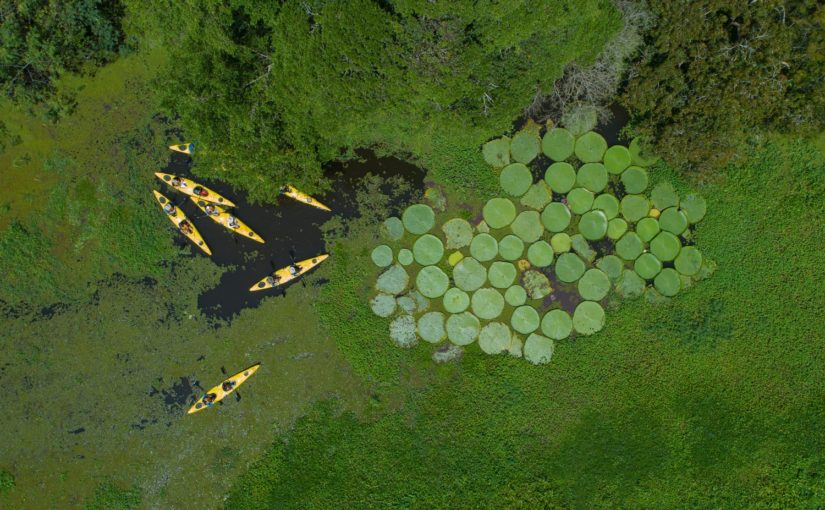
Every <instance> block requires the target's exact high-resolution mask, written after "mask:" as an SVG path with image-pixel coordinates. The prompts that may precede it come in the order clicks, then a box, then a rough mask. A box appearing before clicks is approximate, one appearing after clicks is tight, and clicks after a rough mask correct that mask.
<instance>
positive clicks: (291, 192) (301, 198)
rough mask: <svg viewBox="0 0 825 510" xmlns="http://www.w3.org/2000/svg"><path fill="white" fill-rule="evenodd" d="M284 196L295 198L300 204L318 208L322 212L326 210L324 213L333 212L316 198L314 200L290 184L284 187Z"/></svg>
mask: <svg viewBox="0 0 825 510" xmlns="http://www.w3.org/2000/svg"><path fill="white" fill-rule="evenodd" d="M284 195H286V196H288V197H289V198H294V199H295V200H297V201H298V202H303V203H305V204H307V205H311V206H312V207H317V208H318V209H321V210H324V211H331V210H332V209H330V208H329V207H327V206H325V205H324V204H322V203H321V202H319V201H317V200H315V199H314V198H312V197H311V196H309V195H307V194H306V193H304V192H301V191H298V190H297V189H295V188H294V187H292V186H290V185H289V184H287V185H286V186H284Z"/></svg>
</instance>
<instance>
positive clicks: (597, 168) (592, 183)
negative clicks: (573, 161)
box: [576, 163, 607, 193]
mask: <svg viewBox="0 0 825 510" xmlns="http://www.w3.org/2000/svg"><path fill="white" fill-rule="evenodd" d="M576 186H580V187H582V188H584V189H587V190H590V191H592V192H593V193H601V191H602V190H603V189H604V188H605V187H607V170H605V168H604V165H603V164H601V163H585V164H583V165H582V166H581V167H580V168H579V171H578V172H577V173H576Z"/></svg>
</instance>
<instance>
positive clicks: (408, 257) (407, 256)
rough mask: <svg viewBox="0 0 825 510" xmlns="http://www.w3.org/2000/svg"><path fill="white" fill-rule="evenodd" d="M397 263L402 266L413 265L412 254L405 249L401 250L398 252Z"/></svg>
mask: <svg viewBox="0 0 825 510" xmlns="http://www.w3.org/2000/svg"><path fill="white" fill-rule="evenodd" d="M398 262H400V263H401V265H403V266H409V265H410V264H412V263H413V253H412V252H411V251H410V250H408V249H406V248H401V249H400V250H398Z"/></svg>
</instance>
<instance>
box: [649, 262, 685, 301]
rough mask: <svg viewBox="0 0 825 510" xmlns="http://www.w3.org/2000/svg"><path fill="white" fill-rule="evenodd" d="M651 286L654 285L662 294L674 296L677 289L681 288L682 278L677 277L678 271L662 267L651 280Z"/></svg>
mask: <svg viewBox="0 0 825 510" xmlns="http://www.w3.org/2000/svg"><path fill="white" fill-rule="evenodd" d="M653 286H654V287H656V290H658V291H659V292H660V293H661V294H662V295H663V296H667V297H671V296H675V295H676V293H677V292H679V289H681V288H682V279H681V278H679V273H678V272H677V271H676V270H675V269H673V268H670V267H667V268H665V269H662V271H661V272H660V273H659V274H658V275H656V278H655V279H654V280H653Z"/></svg>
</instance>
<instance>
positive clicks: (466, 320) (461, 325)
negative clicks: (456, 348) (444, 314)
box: [447, 312, 480, 345]
mask: <svg viewBox="0 0 825 510" xmlns="http://www.w3.org/2000/svg"><path fill="white" fill-rule="evenodd" d="M479 329H480V324H479V322H478V319H477V318H476V316H475V315H473V314H471V313H470V312H463V313H457V314H453V315H450V317H449V318H448V319H447V338H449V339H450V342H452V343H454V344H455V345H470V344H471V343H473V341H474V340H475V339H476V338H477V337H478V332H479Z"/></svg>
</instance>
